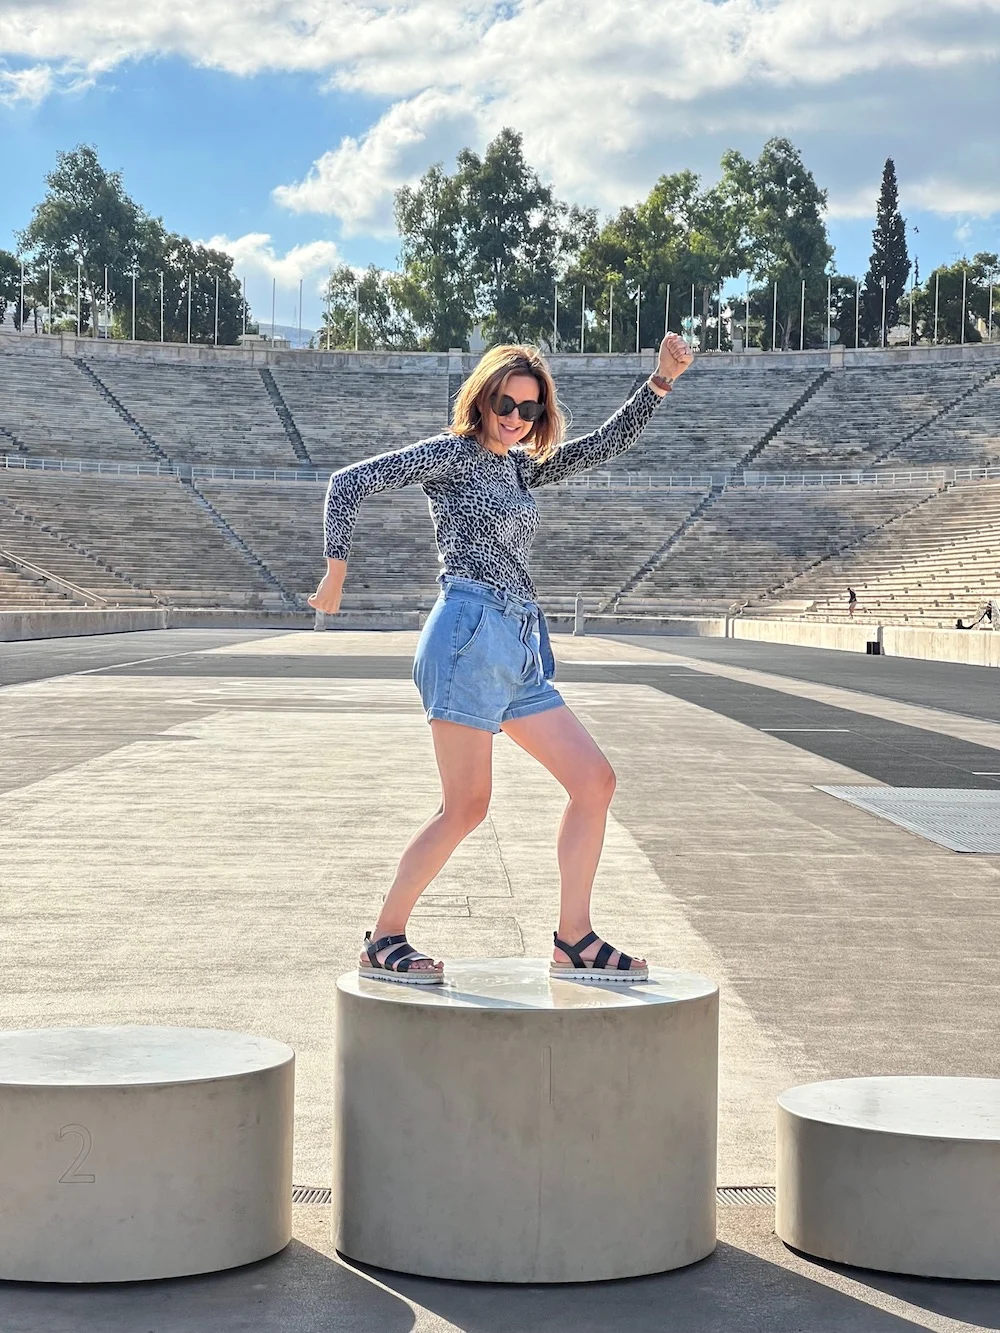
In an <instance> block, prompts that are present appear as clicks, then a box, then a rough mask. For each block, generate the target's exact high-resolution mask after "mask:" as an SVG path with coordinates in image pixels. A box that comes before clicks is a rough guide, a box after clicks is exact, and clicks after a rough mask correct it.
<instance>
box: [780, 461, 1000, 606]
mask: <svg viewBox="0 0 1000 1333" xmlns="http://www.w3.org/2000/svg"><path fill="white" fill-rule="evenodd" d="M848 586H850V587H852V588H854V590H855V592H856V593H857V595H858V607H857V610H856V612H855V618H856V619H859V620H865V619H867V620H881V619H886V620H890V621H892V622H899V621H904V622H908V621H916V622H918V623H920V624H928V625H945V626H948V625H954V623H955V621H956V619H957V618H959V617H962V618H964V619H965V620H966V621H967V620H968V619H969V618H970V617H974V616H975V615H977V614H978V612H979V611H981V610H982V608H983V606H984V604H985V603H986V601H987V600H988V599H989V598H990V597H997V596H1000V484H998V483H995V482H975V483H969V484H966V485H962V486H955V487H950V488H948V489H945V490H943V491H941V492H940V493H939V494H936V495H935V496H934V498H933V499H931V500H930V501H929V502H928V503H926V504H921V505H917V506H915V507H914V508H912V509H909V510H908V511H906V512H903V513H901V514H900V515H899V516H898V517H897V518H896V519H895V520H894V521H892V522H890V523H888V524H887V525H886V526H885V527H884V528H883V529H881V530H880V531H877V532H872V533H871V534H870V535H869V536H867V537H865V538H864V539H863V540H861V541H859V542H857V543H856V544H855V545H854V546H853V547H852V548H851V549H850V550H849V551H846V552H844V553H843V555H841V556H837V557H834V558H833V559H831V560H828V561H825V562H824V563H823V564H822V565H821V566H819V567H818V568H817V569H815V570H813V571H810V572H807V573H804V574H802V575H800V576H799V577H798V578H796V579H793V580H791V581H790V582H789V583H787V584H786V585H785V586H784V587H783V588H782V589H781V592H780V596H781V597H782V598H785V597H787V598H789V599H795V600H797V601H804V602H806V603H807V605H808V606H809V612H810V614H811V615H815V616H818V617H819V618H821V619H823V620H837V619H843V618H846V617H847V588H848Z"/></svg>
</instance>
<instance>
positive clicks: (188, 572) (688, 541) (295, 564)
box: [0, 340, 1000, 623]
mask: <svg viewBox="0 0 1000 1333" xmlns="http://www.w3.org/2000/svg"><path fill="white" fill-rule="evenodd" d="M42 348H43V344H39V345H38V347H37V348H36V347H34V346H33V345H32V346H28V345H27V344H25V345H22V346H21V347H19V346H18V344H17V343H16V342H7V341H6V340H4V342H3V344H0V453H3V452H4V451H6V452H8V453H11V454H14V455H16V456H15V458H14V459H12V463H13V464H18V465H22V464H23V463H25V462H31V461H33V460H34V459H38V460H39V461H45V460H79V463H78V465H77V466H76V467H75V468H74V469H73V470H69V469H67V470H66V471H64V472H63V471H55V470H53V471H49V470H45V471H36V470H33V469H32V470H28V471H23V470H20V466H12V467H11V468H8V469H4V470H2V471H0V551H2V550H4V549H7V550H9V551H11V552H12V553H13V554H14V555H15V556H17V557H19V558H20V559H21V560H24V561H29V562H31V563H32V564H34V565H36V566H38V567H39V568H41V569H43V570H46V571H48V572H49V573H50V574H52V575H54V576H56V577H57V578H62V579H65V580H67V581H69V582H70V583H73V584H74V585H76V586H77V587H79V588H81V589H84V590H86V591H87V592H89V593H90V594H92V595H96V596H97V597H99V598H102V599H104V600H106V601H107V602H109V603H111V604H113V605H150V604H152V603H153V602H154V601H155V600H156V599H159V600H162V601H164V602H166V603H168V604H174V605H188V606H218V607H230V606H237V607H246V606H250V607H257V606H263V607H273V608H279V607H281V608H287V607H288V606H290V605H293V604H298V605H299V606H302V605H303V603H304V598H305V596H306V595H308V593H309V592H311V591H312V590H313V588H314V587H315V585H316V580H317V577H318V575H319V574H320V573H321V571H322V502H323V493H324V488H325V476H326V473H327V472H328V471H331V470H334V469H336V468H339V467H342V466H344V465H346V464H349V463H351V462H354V461H357V460H358V459H360V458H365V457H370V456H372V455H373V454H377V453H381V452H384V451H387V450H391V449H397V448H401V447H403V446H405V445H407V444H409V443H412V442H413V441H415V440H418V439H421V438H426V437H427V436H429V435H432V434H436V433H437V432H438V431H440V430H442V429H443V428H445V426H446V424H447V419H448V398H449V393H450V392H454V391H455V390H456V389H457V387H458V386H459V384H460V383H461V377H460V376H459V375H457V374H456V373H454V367H452V373H449V372H448V371H447V370H446V369H445V367H444V366H443V364H442V359H441V358H440V357H438V358H433V359H429V360H428V370H427V373H423V372H422V371H421V370H420V369H419V368H415V365H414V364H410V363H406V364H405V365H404V364H401V363H400V364H397V361H398V359H393V358H384V359H383V360H382V361H380V362H379V361H378V359H377V358H376V359H375V360H374V361H373V362H368V361H365V360H364V359H362V362H361V363H360V364H361V365H362V366H363V368H361V369H354V368H353V367H347V368H345V367H343V366H338V367H335V368H330V367H329V366H328V365H325V364H322V363H320V362H309V361H308V360H307V359H304V360H302V361H296V360H295V358H293V357H282V358H279V359H278V360H277V362H276V363H275V364H273V365H272V366H270V367H269V368H268V369H267V371H266V373H262V372H261V371H260V370H258V369H256V368H254V367H252V366H250V365H248V364H247V363H246V361H245V360H241V359H236V358H233V360H232V361H231V362H230V363H229V364H226V363H225V362H224V361H222V360H219V361H213V362H211V363H210V364H205V363H204V362H203V360H202V359H201V358H197V359H193V360H192V361H191V362H186V361H185V359H184V358H183V356H180V357H177V356H176V355H175V354H174V352H172V354H171V357H170V358H169V359H165V358H159V357H157V355H156V352H155V349H150V352H149V354H148V355H146V354H143V355H142V356H141V357H135V358H133V357H132V356H117V355H111V354H110V353H111V352H112V351H113V350H114V349H111V348H104V347H103V346H101V345H93V346H91V345H89V344H88V346H87V348H86V350H85V353H84V356H83V358H81V359H79V360H78V361H76V362H74V360H72V359H71V358H70V357H66V356H60V355H54V354H52V355H47V354H43V352H42ZM26 352H27V354H25V353H26ZM879 356H880V354H873V359H872V362H871V364H870V365H862V366H852V367H850V368H848V369H837V368H824V367H823V365H819V366H817V365H810V364H803V363H802V362H800V361H796V360H795V359H793V358H791V357H790V358H789V359H788V363H787V365H786V364H784V363H782V364H781V365H778V366H773V365H771V366H767V367H764V366H760V367H759V368H758V366H757V365H755V363H754V361H753V359H747V361H746V362H742V363H737V364H735V365H733V366H729V365H727V364H723V363H722V362H716V363H711V362H709V360H708V359H707V358H706V360H705V361H704V362H702V363H701V364H697V363H696V365H695V366H694V367H693V369H692V370H691V371H690V372H689V374H687V375H685V376H684V378H683V379H682V380H681V381H680V382H679V383H678V385H677V386H676V388H675V390H674V392H673V393H672V394H671V395H670V397H669V398H668V400H667V401H666V402H665V403H664V404H662V405H661V407H660V408H659V409H658V410H657V412H656V413H655V415H654V417H653V419H652V421H651V422H650V424H649V425H648V427H647V429H646V431H645V432H644V434H643V436H642V437H641V439H640V440H639V441H638V442H637V443H636V445H635V446H633V448H632V449H630V450H628V451H627V452H626V453H625V454H623V455H620V456H619V457H618V458H616V459H613V460H611V462H610V463H609V464H607V465H606V466H603V467H600V468H598V469H595V470H594V472H592V474H591V476H590V478H589V479H587V478H584V479H583V481H584V482H585V483H586V482H587V481H588V480H589V483H590V484H589V486H588V485H586V484H584V485H576V484H573V485H570V486H566V487H547V488H542V489H541V490H539V491H538V492H537V493H536V498H537V501H538V504H539V509H540V511H541V514H542V522H541V525H540V527H539V532H538V536H537V538H536V542H535V546H534V551H533V566H532V572H533V576H534V579H535V583H536V586H537V589H538V595H539V598H540V599H541V600H543V602H545V604H546V605H548V606H551V607H552V608H553V609H560V610H561V609H568V607H569V606H571V605H572V599H573V598H574V596H575V595H576V594H577V593H583V594H584V596H585V598H586V599H587V602H588V605H589V606H594V605H607V604H609V603H610V602H612V601H613V600H614V599H616V598H617V606H618V608H619V610H622V611H625V612H642V611H681V610H686V611H699V610H718V609H722V608H728V607H729V606H731V605H734V604H737V603H749V605H748V608H747V613H748V614H752V613H753V612H754V611H755V610H757V611H763V612H768V613H769V614H770V613H773V612H774V611H775V610H778V611H780V609H781V608H782V606H785V607H787V608H791V607H796V606H799V607H804V606H808V605H812V604H814V603H815V605H816V606H817V608H818V609H819V612H821V613H823V614H827V613H829V614H837V613H838V611H837V608H838V607H840V606H841V603H842V601H843V595H844V594H843V589H844V587H845V586H846V583H845V578H847V575H848V572H849V571H850V576H849V579H847V581H851V582H853V584H854V586H855V587H856V588H857V590H858V592H859V595H860V594H861V593H862V591H863V590H864V591H865V594H866V597H865V599H863V601H864V602H865V605H866V607H868V608H879V614H883V613H884V614H889V613H890V612H891V613H892V614H898V615H900V616H902V617H904V618H911V617H916V616H926V617H932V618H933V617H937V618H938V619H940V620H942V621H943V622H948V621H949V620H950V621H951V623H953V621H954V617H955V615H958V614H961V613H962V612H961V609H959V610H955V609H954V608H956V607H961V608H964V610H965V612H966V613H967V614H968V613H970V612H971V611H972V609H973V607H972V606H971V605H969V604H968V599H970V598H972V599H973V600H974V599H975V598H976V597H978V596H979V595H980V594H987V593H989V594H991V595H996V593H997V590H998V589H997V587H996V585H995V581H996V579H997V577H998V576H997V574H996V571H995V564H996V561H993V564H991V557H990V549H991V543H992V547H993V549H995V546H996V533H995V531H994V529H993V527H990V526H989V525H986V526H985V527H984V522H985V519H984V516H987V515H989V514H991V513H992V512H993V505H994V500H993V499H991V498H990V497H989V496H988V495H987V493H986V492H982V498H981V499H980V500H978V501H974V500H970V499H968V498H967V497H966V498H963V497H964V496H965V492H964V490H962V489H961V488H959V489H954V490H950V491H948V492H947V493H946V494H944V495H940V496H936V497H935V498H934V499H932V500H928V497H929V496H931V495H932V494H933V492H932V490H931V487H930V484H928V485H927V486H924V487H923V489H919V486H920V483H919V481H918V479H915V483H916V484H917V485H918V489H916V490H913V489H900V488H899V486H898V484H897V483H893V487H887V486H884V485H878V486H875V485H873V484H866V485H854V486H844V487H830V486H823V487H819V486H809V487H805V488H802V487H799V488H795V487H792V486H789V487H774V486H769V487H766V488H755V487H754V486H752V485H750V486H744V485H742V484H739V483H740V481H741V477H740V475H739V474H737V476H736V477H735V479H733V480H731V482H730V484H728V486H724V487H723V486H722V482H721V480H720V474H722V473H725V472H729V471H731V470H732V469H733V468H734V467H736V465H737V464H741V463H742V464H744V465H746V466H747V467H748V468H749V467H752V468H753V469H754V470H755V471H762V472H764V473H766V474H772V473H776V472H782V473H790V474H793V475H794V474H796V473H802V472H810V471H816V470H824V471H830V470H832V469H842V470H851V471H857V470H858V469H860V468H862V467H863V468H864V469H865V470H866V471H868V472H871V471H872V470H873V465H876V464H879V465H880V468H881V470H886V469H895V470H897V471H898V470H900V469H904V470H905V469H906V468H920V467H923V468H927V467H936V466H939V465H944V464H952V465H959V466H961V465H969V466H975V465H979V464H982V463H984V462H992V461H994V460H1000V360H998V358H992V359H991V358H990V357H989V356H981V355H977V356H974V357H971V358H970V359H966V360H963V359H961V358H959V357H956V359H955V360H954V361H951V362H948V361H937V360H934V361H932V360H927V361H926V362H923V363H920V364H915V363H914V362H912V361H911V362H908V363H906V364H904V365H891V364H890V365H887V364H885V359H884V358H881V359H879ZM556 378H557V385H558V389H559V393H560V398H561V401H563V403H564V404H565V406H566V408H567V412H568V415H569V417H570V418H571V425H570V430H569V435H570V438H572V437H574V436H577V435H580V434H583V433H586V432H587V431H589V430H592V429H594V428H595V427H597V426H598V425H600V424H601V423H602V422H603V421H605V420H606V419H607V418H608V417H609V416H610V415H611V414H612V413H613V412H614V411H615V410H616V409H617V408H618V407H619V406H620V405H621V404H622V402H624V401H625V399H626V398H627V397H628V396H629V394H630V393H631V392H632V391H633V390H634V388H635V387H636V385H637V383H638V382H639V381H640V380H641V378H642V377H641V376H640V375H638V374H635V373H633V372H632V371H625V370H621V371H618V370H613V369H608V368H607V367H600V366H593V367H590V368H588V369H586V370H584V369H583V368H582V367H581V368H580V369H576V368H574V367H573V366H572V365H570V366H568V368H567V366H566V365H565V364H564V365H563V366H561V367H560V369H559V373H558V374H557V376H556ZM279 395H280V396H279ZM117 405H120V409H121V410H119V408H118V406H117ZM279 412H280V413H281V415H279ZM123 414H124V415H123ZM129 416H130V417H131V418H132V419H133V420H134V423H135V426H134V428H133V427H131V426H130V425H129V422H128V420H126V417H129ZM286 427H287V430H286ZM303 447H304V448H305V449H307V450H308V451H309V455H310V457H311V459H312V461H313V463H314V464H315V465H316V468H317V470H318V471H319V473H320V478H319V479H318V480H315V481H306V480H299V481H290V480H289V481H282V480H273V479H260V480H243V479H236V478H233V479H232V480H224V479H221V478H213V479H209V478H208V477H206V476H205V475H204V471H205V469H207V468H210V467H217V468H221V469H226V468H227V467H228V468H237V469H240V470H241V471H242V470H243V469H244V468H248V467H250V468H254V469H256V470H259V471H264V472H267V471H268V470H271V469H290V468H298V469H301V468H302V467H303V464H306V466H308V464H307V463H306V460H305V455H304V452H303ZM105 462H107V463H109V464H110V465H111V466H112V467H113V468H117V465H118V464H119V463H120V464H121V465H122V466H123V467H125V468H128V467H129V466H133V467H134V465H135V464H140V465H142V466H143V467H148V466H149V465H150V464H152V463H154V462H159V464H160V466H161V467H164V468H166V469H167V470H169V468H170V465H171V463H173V464H177V465H179V466H180V467H182V468H183V467H184V465H188V464H193V465H196V466H197V467H199V468H200V469H201V470H200V471H199V472H198V474H197V475H196V476H195V477H194V479H193V484H192V483H191V482H190V481H188V480H187V479H186V474H182V479H181V480H178V479H175V478H173V477H170V476H159V477H156V476H147V477H143V476H125V475H122V476H117V475H109V476H103V475H102V476H97V475H92V473H93V472H94V471H95V470H96V465H97V464H98V463H101V464H104V463H105ZM57 466H58V465H57ZM707 473H712V474H713V477H714V482H715V486H716V490H715V491H714V492H710V490H709V484H710V483H709V478H708V477H707V476H706V474H707ZM605 474H606V475H607V476H608V478H609V480H610V481H611V482H612V483H616V485H612V486H605V485H604V484H603V478H604V476H605ZM626 474H632V476H633V477H634V478H635V479H636V480H637V481H638V480H639V479H640V478H641V482H642V484H641V485H639V484H637V485H634V486H629V487H628V488H625V487H623V486H622V483H623V482H624V481H625V479H626ZM636 474H637V475H636ZM747 475H748V478H749V477H750V474H749V472H748V474H747ZM667 478H673V479H674V481H673V484H672V485H671V486H669V487H668V486H666V485H664V483H665V482H666V480H667ZM679 481H680V482H681V483H682V484H680V485H679V484H678V482H679ZM937 484H938V483H937V481H936V480H935V481H934V485H937ZM720 488H721V489H720ZM925 524H926V526H923V525H925ZM682 525H683V528H682ZM935 525H938V526H935ZM679 529H682V530H681V531H678V530H679ZM664 548H666V549H664ZM661 552H662V554H661ZM935 552H940V553H941V555H942V560H943V561H944V564H943V565H942V567H941V568H940V569H938V568H936V567H934V564H933V561H934V558H935ZM864 561H867V562H868V563H866V564H865V563H863V562H864ZM859 562H862V563H859ZM959 564H961V568H959ZM3 568H4V570H5V571H6V572H5V573H4V577H3V579H2V581H0V605H4V604H8V603H10V604H13V603H15V602H16V603H18V604H23V603H24V600H25V599H26V598H27V599H29V601H30V599H31V598H32V597H34V598H37V599H41V600H42V601H46V602H51V601H52V600H53V599H54V600H55V602H57V603H58V604H64V602H65V599H64V597H63V595H62V593H60V592H59V591H57V590H56V589H55V587H54V586H53V585H52V584H51V583H50V584H45V583H39V582H37V581H36V580H33V579H31V578H27V577H25V575H24V574H23V573H18V572H17V571H16V567H15V566H13V565H12V564H11V562H10V561H9V560H8V561H7V563H6V565H5V566H4V567H3ZM914 571H916V572H914ZM438 572H439V563H438V559H437V553H436V551H435V548H434V542H433V529H432V525H431V522H430V518H429V515H428V507H427V499H426V497H425V496H424V495H423V493H422V492H421V491H420V490H419V488H411V489H409V490H407V491H404V492H393V493H390V494H387V495H378V496H372V497H370V499H369V500H367V501H366V502H365V504H364V505H363V506H362V511H361V515H360V518H359V521H358V525H357V529H356V532H355V540H354V548H353V551H352V555H351V561H350V566H349V574H348V580H347V584H346V586H345V596H344V605H345V607H349V606H355V607H357V608H358V609H361V608H362V607H367V608H372V609H374V608H378V607H380V606H386V607H388V606H390V605H396V604H405V605H407V606H409V607H411V608H412V607H415V606H416V607H427V606H429V605H430V604H431V603H432V601H433V599H434V597H435V596H436V594H437V581H436V580H437V575H438ZM918 574H919V575H920V577H917V575H918ZM932 585H933V586H932ZM624 590H627V591H624ZM953 611H954V615H953V614H952V612H953ZM859 614H861V612H860V611H859Z"/></svg>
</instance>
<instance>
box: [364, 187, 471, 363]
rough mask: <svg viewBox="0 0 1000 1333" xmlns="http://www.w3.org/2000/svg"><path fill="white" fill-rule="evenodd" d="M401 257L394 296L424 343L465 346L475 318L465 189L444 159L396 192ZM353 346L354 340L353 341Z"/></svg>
mask: <svg viewBox="0 0 1000 1333" xmlns="http://www.w3.org/2000/svg"><path fill="white" fill-rule="evenodd" d="M395 213H396V228H397V230H398V232H399V235H400V241H401V251H400V261H401V263H402V272H401V273H400V275H399V280H398V286H397V291H396V299H397V300H398V302H399V305H400V307H401V310H402V311H403V312H405V314H406V315H407V316H408V317H409V319H410V320H411V321H412V324H413V325H415V326H416V329H417V330H419V333H417V334H416V336H417V338H418V339H419V344H420V346H422V347H424V348H425V349H430V350H440V351H444V350H445V349H447V348H449V347H462V348H467V347H468V345H469V333H470V330H471V329H472V325H473V323H474V321H475V312H476V294H475V284H474V282H473V279H472V276H471V274H470V272H469V267H468V263H467V258H466V255H465V253H464V232H465V213H464V209H463V202H462V191H461V186H460V184H459V182H458V180H457V179H456V178H455V177H454V176H447V175H445V172H444V169H443V167H442V166H441V164H440V163H437V164H436V165H434V166H432V167H431V168H430V169H429V170H428V171H426V172H425V173H424V175H423V176H422V177H421V179H420V182H419V184H418V185H417V186H416V187H415V188H411V187H409V186H405V185H404V186H403V187H402V188H401V189H399V190H397V191H396V195H395ZM351 345H352V346H353V342H352V344H351Z"/></svg>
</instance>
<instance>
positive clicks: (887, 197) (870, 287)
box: [861, 157, 910, 346]
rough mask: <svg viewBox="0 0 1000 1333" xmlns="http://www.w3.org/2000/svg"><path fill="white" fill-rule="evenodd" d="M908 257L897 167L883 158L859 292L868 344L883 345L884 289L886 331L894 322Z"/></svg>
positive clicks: (863, 325) (863, 338) (905, 276)
mask: <svg viewBox="0 0 1000 1333" xmlns="http://www.w3.org/2000/svg"><path fill="white" fill-rule="evenodd" d="M909 272H910V257H909V255H908V254H907V251H906V223H905V222H904V221H903V219H902V217H901V216H900V213H899V190H898V187H897V185H896V167H895V163H894V162H893V160H892V158H891V157H888V158H886V161H885V167H884V168H883V170H882V189H881V191H880V192H879V197H878V207H877V209H876V213H875V230H874V231H873V232H872V257H871V261H870V262H869V265H868V272H867V273H866V274H865V281H864V286H863V287H862V290H861V337H862V340H863V341H865V342H867V343H868V344H869V345H873V344H877V345H879V346H881V345H882V291H883V284H884V287H885V328H886V330H889V329H891V328H893V326H894V325H895V324H896V322H897V317H898V308H899V299H900V297H901V296H902V295H903V292H904V291H905V290H906V279H907V277H908V275H909Z"/></svg>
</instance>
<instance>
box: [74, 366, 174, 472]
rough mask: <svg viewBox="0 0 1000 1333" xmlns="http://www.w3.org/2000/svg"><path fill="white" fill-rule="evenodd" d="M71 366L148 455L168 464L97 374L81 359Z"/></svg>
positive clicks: (151, 439) (148, 436) (147, 435)
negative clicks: (143, 447)
mask: <svg viewBox="0 0 1000 1333" xmlns="http://www.w3.org/2000/svg"><path fill="white" fill-rule="evenodd" d="M73 364H74V366H76V368H77V369H78V370H79V372H80V374H81V375H82V376H83V377H84V379H85V380H87V381H88V382H89V383H90V384H91V385H92V386H93V387H94V388H95V389H96V390H97V392H98V393H99V394H100V396H101V397H102V398H103V399H104V401H105V402H106V403H108V405H109V406H110V407H111V408H112V409H113V410H114V411H115V412H116V413H117V414H118V416H120V417H121V419H122V421H124V422H125V424H126V426H128V428H129V430H130V431H131V432H132V434H133V435H135V436H136V438H137V439H139V440H141V441H142V443H143V444H144V445H145V446H146V447H147V449H149V451H150V453H151V454H153V456H154V457H155V458H156V459H157V460H158V461H159V462H161V463H169V462H170V459H169V458H168V457H167V455H166V454H165V453H164V452H163V450H162V449H161V448H160V446H159V445H158V444H157V443H156V441H155V440H154V439H153V437H152V436H151V435H150V434H149V432H148V431H147V430H146V428H145V427H144V426H143V425H141V424H140V423H139V422H138V421H136V419H135V417H134V416H132V414H131V412H128V411H127V410H126V409H125V408H124V407H123V406H122V404H121V403H120V402H119V401H118V399H117V398H116V397H115V395H114V394H113V393H112V392H111V390H110V389H109V388H108V386H107V385H106V384H105V383H104V381H103V380H102V379H101V377H100V376H99V375H98V374H97V372H96V371H95V370H94V369H93V368H92V367H91V366H89V365H88V364H87V362H86V361H84V359H83V357H80V356H75V357H74V358H73Z"/></svg>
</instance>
